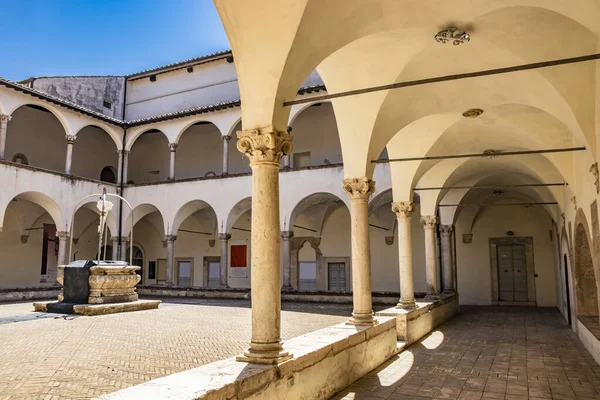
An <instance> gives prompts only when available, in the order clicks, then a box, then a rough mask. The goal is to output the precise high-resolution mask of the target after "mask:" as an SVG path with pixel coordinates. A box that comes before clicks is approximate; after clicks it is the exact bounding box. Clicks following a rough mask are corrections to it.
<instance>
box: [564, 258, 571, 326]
mask: <svg viewBox="0 0 600 400" xmlns="http://www.w3.org/2000/svg"><path fill="white" fill-rule="evenodd" d="M563 262H564V265H565V292H566V294H567V322H569V326H571V294H570V293H569V268H568V267H567V255H566V254H564V255H563Z"/></svg>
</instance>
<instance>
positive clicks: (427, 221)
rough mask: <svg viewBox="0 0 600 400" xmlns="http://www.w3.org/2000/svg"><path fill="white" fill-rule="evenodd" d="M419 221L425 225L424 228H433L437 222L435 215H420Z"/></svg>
mask: <svg viewBox="0 0 600 400" xmlns="http://www.w3.org/2000/svg"><path fill="white" fill-rule="evenodd" d="M421 223H422V224H423V226H424V227H425V229H433V228H435V225H436V224H437V217H436V216H435V215H422V216H421Z"/></svg>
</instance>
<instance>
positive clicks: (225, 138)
mask: <svg viewBox="0 0 600 400" xmlns="http://www.w3.org/2000/svg"><path fill="white" fill-rule="evenodd" d="M222 139H223V140H224V141H226V142H229V141H230V140H231V136H229V135H225V136H222Z"/></svg>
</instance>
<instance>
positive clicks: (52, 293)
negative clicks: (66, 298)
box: [0, 286, 60, 302]
mask: <svg viewBox="0 0 600 400" xmlns="http://www.w3.org/2000/svg"><path fill="white" fill-rule="evenodd" d="M59 294H60V286H39V287H38V286H36V287H26V288H7V289H0V302H11V301H24V300H47V299H57V298H58V295H59Z"/></svg>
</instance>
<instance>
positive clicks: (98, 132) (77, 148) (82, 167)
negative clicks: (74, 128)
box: [71, 126, 119, 180]
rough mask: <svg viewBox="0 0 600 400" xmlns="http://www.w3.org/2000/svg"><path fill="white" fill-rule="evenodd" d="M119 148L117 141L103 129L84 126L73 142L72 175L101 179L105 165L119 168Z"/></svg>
mask: <svg viewBox="0 0 600 400" xmlns="http://www.w3.org/2000/svg"><path fill="white" fill-rule="evenodd" d="M117 150H118V149H117V146H116V145H115V142H114V141H113V140H112V139H111V138H110V136H109V135H108V134H107V133H106V132H104V131H103V130H102V129H100V128H96V127H95V126H88V127H85V128H83V129H82V130H81V131H79V133H78V134H77V139H76V140H75V143H74V144H73V164H72V167H71V173H72V175H74V176H83V177H86V178H90V179H97V180H100V173H101V172H102V170H103V169H104V167H107V166H110V167H113V168H114V169H115V171H116V170H117V167H118V162H119V160H118V158H119V155H118V153H117Z"/></svg>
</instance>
